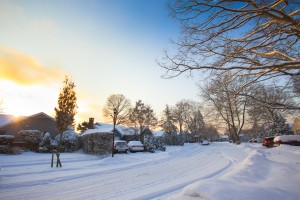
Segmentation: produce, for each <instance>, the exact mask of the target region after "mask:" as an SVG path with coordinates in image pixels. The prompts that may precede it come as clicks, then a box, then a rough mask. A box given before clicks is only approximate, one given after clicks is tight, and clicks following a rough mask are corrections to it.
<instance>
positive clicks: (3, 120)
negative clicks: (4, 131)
mask: <svg viewBox="0 0 300 200" xmlns="http://www.w3.org/2000/svg"><path fill="white" fill-rule="evenodd" d="M14 120H16V117H15V116H14V115H8V114H0V126H2V125H4V124H7V123H10V122H11V121H14Z"/></svg>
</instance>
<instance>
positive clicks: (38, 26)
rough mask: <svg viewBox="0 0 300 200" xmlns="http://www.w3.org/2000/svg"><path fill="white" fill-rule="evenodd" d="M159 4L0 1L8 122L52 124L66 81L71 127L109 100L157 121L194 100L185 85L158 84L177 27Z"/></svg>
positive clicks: (1, 92)
mask: <svg viewBox="0 0 300 200" xmlns="http://www.w3.org/2000/svg"><path fill="white" fill-rule="evenodd" d="M166 3H167V1H166V0H159V1H158V0H99V1H97V0H43V1H39V0H26V1H24V0H20V1H17V0H7V1H6V0H0V27H1V31H0V100H3V105H2V106H3V107H4V109H5V110H4V111H5V112H6V113H9V114H14V115H25V116H26V115H32V114H35V113H38V112H45V113H47V114H49V115H51V116H54V107H55V106H56V105H57V98H58V94H59V90H60V88H61V87H62V85H63V79H64V76H65V75H69V76H70V77H71V78H72V80H73V81H74V82H75V85H76V88H75V90H76V92H77V98H78V102H77V103H78V114H77V118H76V119H77V123H78V122H81V121H83V120H88V118H89V117H94V118H95V119H96V121H105V120H104V119H103V117H102V108H103V106H104V104H105V102H106V99H107V97H108V96H109V95H111V94H123V95H125V96H126V97H127V98H128V99H130V100H131V101H132V104H134V102H136V101H137V100H139V99H141V100H142V101H143V102H144V103H147V104H150V105H151V106H152V107H153V108H154V110H155V112H156V113H157V114H158V115H159V114H160V113H161V112H162V110H163V109H164V108H165V105H166V104H169V105H174V104H175V103H176V102H178V101H180V100H182V99H192V100H197V99H198V95H197V93H198V89H197V86H196V85H195V81H196V80H193V79H191V78H186V77H184V76H183V77H180V78H176V79H171V80H165V79H162V78H161V77H160V76H161V75H163V74H164V71H163V70H162V69H161V68H160V67H159V66H158V65H157V63H156V61H155V60H156V59H158V60H159V59H160V58H161V57H162V55H163V49H165V48H168V49H171V48H172V44H171V43H170V42H169V40H170V39H176V38H177V37H178V34H179V31H180V29H179V25H178V23H177V22H176V21H175V20H174V19H172V18H171V17H170V16H169V14H168V11H167V8H166Z"/></svg>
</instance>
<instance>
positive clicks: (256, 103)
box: [242, 84, 296, 125]
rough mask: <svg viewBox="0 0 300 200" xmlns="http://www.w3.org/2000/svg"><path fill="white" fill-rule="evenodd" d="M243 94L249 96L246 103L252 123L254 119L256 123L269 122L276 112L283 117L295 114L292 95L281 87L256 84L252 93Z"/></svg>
mask: <svg viewBox="0 0 300 200" xmlns="http://www.w3.org/2000/svg"><path fill="white" fill-rule="evenodd" d="M242 95H243V94H242ZM245 96H248V97H250V98H249V104H248V114H249V116H250V119H251V120H252V121H253V123H254V122H255V121H256V122H255V123H257V124H258V125H263V124H270V123H271V122H272V120H273V118H274V116H275V115H276V114H277V113H280V114H281V115H282V116H284V117H286V116H288V115H289V114H295V111H294V110H293V108H295V107H296V103H295V102H294V100H293V97H294V96H293V94H292V93H291V92H289V91H285V90H284V88H282V87H278V86H276V85H269V86H265V85H261V84H257V85H256V86H255V87H253V92H252V95H246V94H245ZM283 105H285V106H283ZM289 108H292V110H291V109H289Z"/></svg>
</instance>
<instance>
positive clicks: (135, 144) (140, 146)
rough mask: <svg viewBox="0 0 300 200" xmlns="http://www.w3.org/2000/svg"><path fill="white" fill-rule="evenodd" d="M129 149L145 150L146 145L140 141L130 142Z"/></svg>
mask: <svg viewBox="0 0 300 200" xmlns="http://www.w3.org/2000/svg"><path fill="white" fill-rule="evenodd" d="M128 149H129V151H130V152H138V151H144V149H145V147H144V145H143V144H142V143H141V142H140V141H130V142H128Z"/></svg>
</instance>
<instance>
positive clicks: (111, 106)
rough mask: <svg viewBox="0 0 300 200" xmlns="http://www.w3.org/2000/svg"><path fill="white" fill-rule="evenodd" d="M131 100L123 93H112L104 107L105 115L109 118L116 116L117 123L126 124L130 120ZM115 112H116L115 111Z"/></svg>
mask: <svg viewBox="0 0 300 200" xmlns="http://www.w3.org/2000/svg"><path fill="white" fill-rule="evenodd" d="M130 109H131V102H130V100H129V99H127V98H126V97H125V96H124V95H123V94H112V95H110V96H109V97H108V98H107V100H106V104H105V106H104V108H103V116H104V117H105V118H106V119H108V120H111V119H114V117H116V119H115V120H116V124H124V123H126V122H127V121H128V116H129V113H130ZM114 112H115V113H114Z"/></svg>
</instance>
